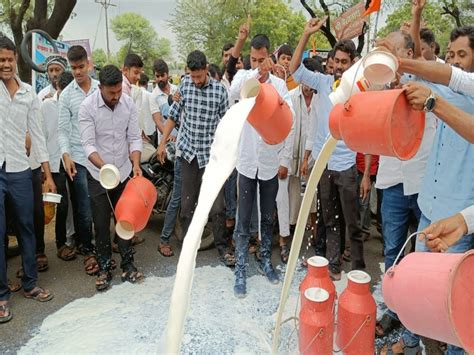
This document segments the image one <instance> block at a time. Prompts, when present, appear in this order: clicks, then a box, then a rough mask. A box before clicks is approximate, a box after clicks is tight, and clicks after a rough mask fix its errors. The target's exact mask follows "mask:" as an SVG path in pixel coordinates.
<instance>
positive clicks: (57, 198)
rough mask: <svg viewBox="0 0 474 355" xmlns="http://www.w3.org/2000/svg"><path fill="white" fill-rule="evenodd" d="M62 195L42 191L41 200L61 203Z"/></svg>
mask: <svg viewBox="0 0 474 355" xmlns="http://www.w3.org/2000/svg"><path fill="white" fill-rule="evenodd" d="M61 198H62V196H61V195H60V194H55V193H52V192H45V193H43V202H51V203H61Z"/></svg>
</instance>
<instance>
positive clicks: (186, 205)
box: [177, 157, 229, 256]
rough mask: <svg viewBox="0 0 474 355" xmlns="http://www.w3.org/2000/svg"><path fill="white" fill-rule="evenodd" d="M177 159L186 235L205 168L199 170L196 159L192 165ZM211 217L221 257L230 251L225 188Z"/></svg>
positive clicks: (221, 191)
mask: <svg viewBox="0 0 474 355" xmlns="http://www.w3.org/2000/svg"><path fill="white" fill-rule="evenodd" d="M177 159H181V219H182V221H183V233H184V235H186V233H187V232H188V228H189V225H190V224H191V220H192V219H193V215H194V210H195V209H196V205H197V202H198V197H199V191H200V190H201V182H202V175H203V174H204V168H202V169H200V168H199V165H198V162H197V159H196V158H194V159H193V160H192V161H191V163H188V162H187V161H186V160H185V159H182V158H179V157H178V158H177ZM209 217H210V218H211V219H212V232H213V234H214V244H215V245H216V248H217V251H218V252H219V255H221V256H223V255H224V254H226V253H227V252H228V249H229V243H228V241H227V239H226V227H225V203H224V189H223V188H222V189H221V190H220V191H219V194H218V195H217V198H216V200H215V201H214V204H213V206H212V208H211V212H210V213H209Z"/></svg>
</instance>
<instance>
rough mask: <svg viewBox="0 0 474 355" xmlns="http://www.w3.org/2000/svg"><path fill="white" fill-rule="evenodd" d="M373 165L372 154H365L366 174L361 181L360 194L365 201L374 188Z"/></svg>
mask: <svg viewBox="0 0 474 355" xmlns="http://www.w3.org/2000/svg"><path fill="white" fill-rule="evenodd" d="M371 165H372V155H370V154H365V155H364V175H363V176H362V181H361V182H360V194H359V197H360V198H361V199H362V201H365V199H366V198H367V196H368V195H369V192H370V189H371V188H372V183H371V181H370V166H371Z"/></svg>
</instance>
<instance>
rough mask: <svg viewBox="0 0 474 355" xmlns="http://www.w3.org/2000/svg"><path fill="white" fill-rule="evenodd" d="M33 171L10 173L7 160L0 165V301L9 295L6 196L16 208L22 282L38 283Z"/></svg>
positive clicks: (26, 287) (29, 285) (25, 284)
mask: <svg viewBox="0 0 474 355" xmlns="http://www.w3.org/2000/svg"><path fill="white" fill-rule="evenodd" d="M32 181H33V180H32V173H31V170H30V169H27V170H25V171H22V172H18V173H7V172H6V171H5V164H4V166H3V167H1V168H0V301H7V300H8V299H10V289H9V288H8V279H7V259H6V254H5V235H6V220H5V198H6V197H7V195H8V197H9V199H10V201H11V206H12V207H13V209H14V212H15V213H14V214H15V224H16V229H17V230H18V232H19V233H18V244H19V245H20V250H21V257H22V266H23V277H22V279H21V284H22V286H23V289H24V290H25V291H31V290H32V289H33V288H34V287H35V286H36V281H37V280H38V272H37V270H36V256H35V254H36V253H35V252H36V239H35V232H34V226H33V182H32Z"/></svg>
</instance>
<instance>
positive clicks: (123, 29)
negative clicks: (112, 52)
mask: <svg viewBox="0 0 474 355" xmlns="http://www.w3.org/2000/svg"><path fill="white" fill-rule="evenodd" d="M111 28H112V31H113V32H114V34H115V37H116V38H117V40H118V41H119V42H123V43H124V44H123V46H122V47H121V48H120V50H119V51H118V53H117V57H116V61H117V62H118V63H120V64H122V63H123V60H124V58H125V56H126V55H127V53H130V52H132V53H136V54H138V55H140V57H141V58H142V59H143V62H144V63H145V71H146V73H147V74H151V68H152V65H153V61H154V60H155V59H157V58H163V59H165V60H166V59H170V55H171V42H170V41H169V40H168V39H166V38H159V37H158V35H157V33H156V31H155V29H154V28H153V27H152V26H151V24H150V22H149V21H148V20H147V19H146V18H145V17H143V16H141V15H139V14H137V13H133V12H126V13H123V14H121V15H118V16H116V17H114V18H113V19H112V21H111Z"/></svg>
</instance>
